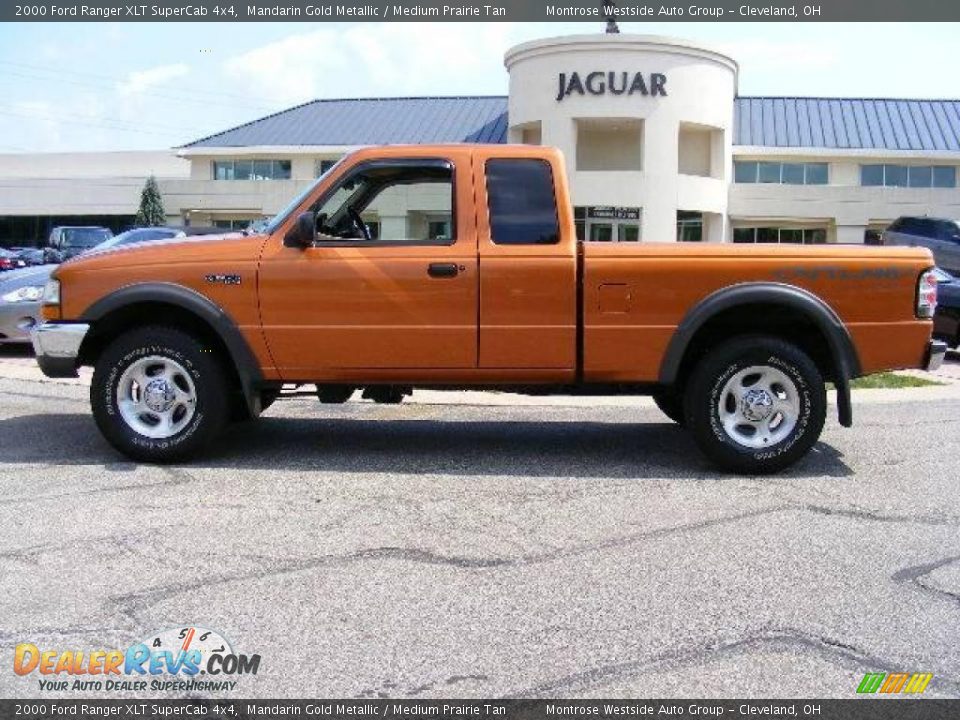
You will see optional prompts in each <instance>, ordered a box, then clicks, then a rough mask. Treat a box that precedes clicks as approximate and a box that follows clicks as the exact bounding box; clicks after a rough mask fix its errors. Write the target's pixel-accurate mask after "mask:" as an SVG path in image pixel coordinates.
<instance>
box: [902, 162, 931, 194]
mask: <svg viewBox="0 0 960 720" xmlns="http://www.w3.org/2000/svg"><path fill="white" fill-rule="evenodd" d="M907 177H908V178H909V184H910V187H917V188H928V187H930V184H931V182H932V181H933V168H931V167H930V166H929V165H912V166H911V167H910V168H909V169H908V171H907Z"/></svg>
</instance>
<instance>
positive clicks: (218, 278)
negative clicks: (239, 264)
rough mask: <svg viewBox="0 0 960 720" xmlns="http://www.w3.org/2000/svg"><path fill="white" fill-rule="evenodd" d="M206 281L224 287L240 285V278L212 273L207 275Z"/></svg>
mask: <svg viewBox="0 0 960 720" xmlns="http://www.w3.org/2000/svg"><path fill="white" fill-rule="evenodd" d="M204 280H206V281H207V282H210V283H221V284H222V285H239V284H240V276H239V275H234V274H224V273H211V274H210V275H205V276H204Z"/></svg>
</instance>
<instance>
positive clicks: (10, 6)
mask: <svg viewBox="0 0 960 720" xmlns="http://www.w3.org/2000/svg"><path fill="white" fill-rule="evenodd" d="M608 14H610V15H612V16H613V17H614V18H615V19H617V20H619V21H623V22H630V21H634V22H643V21H670V22H705V21H706V22H770V21H784V22H919V21H928V22H949V21H956V20H960V3H957V2H951V1H949V0H946V1H945V0H810V1H809V2H799V3H798V2H776V1H775V0H774V1H773V2H764V1H763V0H759V1H758V0H710V1H708V2H696V1H694V2H690V0H687V1H686V2H684V1H682V0H672V1H671V0H668V1H667V2H649V3H648V2H642V1H639V2H638V1H635V0H615V5H610V6H607V7H604V6H602V2H601V0H558V2H552V1H551V0H484V1H482V2H470V1H468V2H457V1H456V0H450V1H449V2H434V1H432V0H423V1H421V2H416V1H411V0H398V1H395V2H389V1H384V0H373V1H372V2H365V1H364V0H357V1H355V2H339V3H338V2H324V1H323V0H319V1H316V2H313V1H311V0H276V1H273V0H244V1H240V0H236V1H235V0H155V1H154V2H143V0H129V1H128V0H120V1H119V2H118V1H117V0H103V1H98V0H53V1H52V2H51V1H50V0H23V2H16V1H14V2H10V1H8V0H5V1H4V2H3V3H0V21H2V22H158V21H162V22H264V21H271V20H275V21H291V20H295V21H308V22H414V21H417V22H419V21H424V20H429V21H436V22H444V21H450V22H471V21H475V22H551V21H562V22H570V21H584V22H598V21H603V20H604V19H605V17H606V16H607V15H608Z"/></svg>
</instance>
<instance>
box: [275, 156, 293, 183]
mask: <svg viewBox="0 0 960 720" xmlns="http://www.w3.org/2000/svg"><path fill="white" fill-rule="evenodd" d="M273 178H274V180H289V179H290V161H289V160H274V161H273Z"/></svg>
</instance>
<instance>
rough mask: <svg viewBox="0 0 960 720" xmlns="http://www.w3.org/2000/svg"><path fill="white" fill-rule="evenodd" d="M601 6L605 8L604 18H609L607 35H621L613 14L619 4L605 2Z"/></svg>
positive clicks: (609, 1)
mask: <svg viewBox="0 0 960 720" xmlns="http://www.w3.org/2000/svg"><path fill="white" fill-rule="evenodd" d="M600 6H601V7H602V8H603V15H604V17H605V18H607V35H619V34H620V27H619V26H618V25H617V21H616V20H615V19H614V17H615V16H614V13H613V9H614V8H615V7H617V4H616V3H615V2H614V1H613V0H603V2H602V3H601V5H600Z"/></svg>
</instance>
